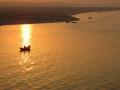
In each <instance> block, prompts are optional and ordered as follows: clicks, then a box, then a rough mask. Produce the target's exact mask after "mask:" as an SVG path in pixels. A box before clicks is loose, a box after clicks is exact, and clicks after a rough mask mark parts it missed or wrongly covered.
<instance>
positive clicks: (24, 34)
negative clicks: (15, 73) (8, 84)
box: [18, 24, 34, 73]
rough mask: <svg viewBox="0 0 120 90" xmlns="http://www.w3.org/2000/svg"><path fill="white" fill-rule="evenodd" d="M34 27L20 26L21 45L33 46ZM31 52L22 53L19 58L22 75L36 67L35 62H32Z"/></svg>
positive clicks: (28, 25)
mask: <svg viewBox="0 0 120 90" xmlns="http://www.w3.org/2000/svg"><path fill="white" fill-rule="evenodd" d="M31 27H32V26H31V25H30V24H23V25H21V26H20V28H21V29H20V35H21V40H22V41H21V45H22V46H29V45H31V38H32V35H31V34H32V28H31ZM30 55H31V54H30V52H21V53H20V57H19V61H18V63H19V65H20V67H21V70H22V73H26V72H28V71H31V70H32V69H33V67H34V62H33V61H32V60H31V57H30Z"/></svg>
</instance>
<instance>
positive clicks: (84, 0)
mask: <svg viewBox="0 0 120 90" xmlns="http://www.w3.org/2000/svg"><path fill="white" fill-rule="evenodd" d="M13 3H15V4H29V5H30V4H33V3H34V4H45V5H49V3H52V4H55V5H78V6H84V5H85V6H119V5H120V0H0V4H1V5H6V4H9V5H12V4H13Z"/></svg>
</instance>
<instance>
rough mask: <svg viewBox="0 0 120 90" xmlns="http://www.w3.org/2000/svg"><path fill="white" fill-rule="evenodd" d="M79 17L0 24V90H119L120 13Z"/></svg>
mask: <svg viewBox="0 0 120 90" xmlns="http://www.w3.org/2000/svg"><path fill="white" fill-rule="evenodd" d="M89 16H91V17H93V18H92V19H88V17H89ZM77 17H80V21H79V22H78V23H77V24H75V23H73V24H70V23H69V24H67V23H48V24H23V25H5V26H0V90H120V76H119V75H120V11H114V12H97V13H96V12H93V13H83V14H80V15H77ZM29 44H30V45H31V52H25V53H24V52H19V47H22V46H23V45H26V46H27V45H29Z"/></svg>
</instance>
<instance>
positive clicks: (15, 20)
mask: <svg viewBox="0 0 120 90" xmlns="http://www.w3.org/2000/svg"><path fill="white" fill-rule="evenodd" d="M114 10H120V8H117V7H27V8H24V7H18V8H12V7H11V8H0V25H11V24H28V23H29V24H33V23H56V22H73V21H79V18H76V17H73V16H72V15H76V14H79V13H87V12H101V11H114Z"/></svg>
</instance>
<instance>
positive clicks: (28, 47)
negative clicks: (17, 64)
mask: <svg viewBox="0 0 120 90" xmlns="http://www.w3.org/2000/svg"><path fill="white" fill-rule="evenodd" d="M30 48H31V46H30V45H29V46H24V47H20V52H23V51H30Z"/></svg>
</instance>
